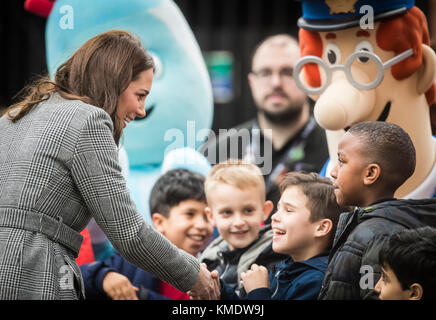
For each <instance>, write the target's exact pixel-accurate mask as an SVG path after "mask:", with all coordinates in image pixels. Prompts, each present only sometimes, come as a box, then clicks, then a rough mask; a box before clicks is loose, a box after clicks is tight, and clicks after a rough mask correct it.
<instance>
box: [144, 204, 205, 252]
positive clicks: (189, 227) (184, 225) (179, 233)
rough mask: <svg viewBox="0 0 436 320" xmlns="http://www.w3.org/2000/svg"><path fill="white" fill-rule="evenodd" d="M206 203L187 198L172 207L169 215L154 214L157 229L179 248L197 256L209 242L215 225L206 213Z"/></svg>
mask: <svg viewBox="0 0 436 320" xmlns="http://www.w3.org/2000/svg"><path fill="white" fill-rule="evenodd" d="M205 208H206V203H204V202H200V201H196V200H185V201H182V202H180V203H179V204H178V205H176V206H174V207H172V208H171V210H170V212H169V215H168V217H165V216H163V215H161V214H159V213H154V214H153V216H152V219H153V222H154V225H155V227H156V229H157V230H158V231H159V232H160V233H162V234H163V235H164V236H165V237H166V238H168V240H170V241H171V242H172V243H173V244H174V245H176V246H177V247H178V248H179V249H182V250H185V251H186V252H188V253H190V254H192V255H193V256H196V255H197V254H198V253H200V252H201V250H203V249H204V247H205V246H206V245H207V244H208V243H209V240H210V237H211V235H212V231H213V227H212V224H211V223H210V221H209V220H208V218H207V216H206V213H205Z"/></svg>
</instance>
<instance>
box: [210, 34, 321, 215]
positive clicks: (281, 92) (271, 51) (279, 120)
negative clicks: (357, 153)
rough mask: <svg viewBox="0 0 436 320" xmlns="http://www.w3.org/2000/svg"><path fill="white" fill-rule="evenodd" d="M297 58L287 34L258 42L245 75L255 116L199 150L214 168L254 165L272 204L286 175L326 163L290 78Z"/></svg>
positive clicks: (318, 138) (318, 132)
mask: <svg viewBox="0 0 436 320" xmlns="http://www.w3.org/2000/svg"><path fill="white" fill-rule="evenodd" d="M299 58H300V48H299V44H298V42H297V40H296V39H295V38H293V37H291V36H290V35H287V34H276V35H272V36H269V37H267V38H266V39H264V40H262V41H261V42H260V43H259V44H258V45H257V46H256V47H255V48H254V50H253V54H252V57H251V72H250V73H249V74H248V84H249V86H250V89H251V94H252V97H253V100H254V105H255V107H256V111H257V115H256V117H255V118H254V119H251V120H249V121H247V122H245V123H243V124H240V125H238V126H237V127H236V128H232V129H231V130H228V131H227V132H226V133H225V134H220V135H219V137H218V138H217V139H209V141H208V143H207V144H206V146H205V147H204V148H203V150H204V153H205V155H207V157H208V159H209V161H210V162H211V163H214V164H215V163H218V162H222V161H225V160H226V159H227V158H229V157H230V158H239V159H243V160H244V161H247V162H250V163H253V164H256V165H258V166H259V168H260V169H261V171H262V174H263V175H264V178H265V184H266V198H267V199H268V200H271V201H272V202H273V203H274V204H275V205H276V204H277V202H278V201H279V200H280V192H279V188H278V185H279V184H280V182H281V180H282V178H283V177H284V176H285V174H286V173H287V172H288V171H296V170H304V171H309V172H320V170H321V169H322V167H323V165H324V163H325V161H326V160H327V158H328V148H327V142H326V138H325V132H324V130H323V129H322V128H321V127H320V126H319V125H318V124H317V123H316V121H315V119H314V118H313V116H312V115H311V107H310V104H309V100H308V98H307V95H306V94H305V93H304V92H302V91H301V90H300V89H298V87H297V86H296V84H295V81H294V78H293V69H294V67H295V64H296V63H297V61H298V59H299ZM206 151H207V152H206ZM274 211H275V210H274ZM269 221H270V220H269V218H268V219H267V221H266V223H269Z"/></svg>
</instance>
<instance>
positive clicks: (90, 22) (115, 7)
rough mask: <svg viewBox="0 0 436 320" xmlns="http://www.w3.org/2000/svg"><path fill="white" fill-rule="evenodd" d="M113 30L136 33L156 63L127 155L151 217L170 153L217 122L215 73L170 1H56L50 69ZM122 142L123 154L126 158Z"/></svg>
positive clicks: (195, 142)
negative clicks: (156, 188)
mask: <svg viewBox="0 0 436 320" xmlns="http://www.w3.org/2000/svg"><path fill="white" fill-rule="evenodd" d="M113 29H121V30H126V31H129V32H131V33H132V34H134V35H135V36H137V37H138V38H139V39H140V40H141V42H142V44H143V46H144V47H145V48H146V49H147V51H148V52H149V53H150V54H151V55H152V56H153V58H154V61H155V64H156V70H155V77H154V81H153V87H152V90H151V94H150V96H149V97H148V98H147V101H146V106H145V108H146V113H147V115H146V117H145V118H143V119H140V120H135V121H133V122H131V123H130V124H129V125H128V126H127V128H126V129H125V130H124V138H123V139H122V140H121V144H122V147H123V148H124V149H125V152H126V153H127V159H128V164H127V163H126V161H127V160H124V161H121V162H122V163H121V164H122V167H123V172H124V174H125V175H126V176H127V186H128V188H129V190H130V192H131V196H132V199H133V200H134V202H135V204H136V206H137V209H138V211H139V212H141V213H142V214H143V216H144V218H145V219H147V220H148V221H151V220H150V218H149V216H150V215H149V206H148V201H149V193H150V191H151V188H152V187H153V185H154V182H155V181H156V180H157V178H158V177H159V176H160V174H161V167H162V162H163V160H164V156H165V155H166V154H167V153H168V152H170V151H171V150H174V149H179V148H183V147H190V148H192V149H196V148H198V147H199V146H200V145H201V144H202V143H203V142H204V140H205V139H206V136H207V133H208V132H209V129H210V127H211V124H212V117H213V97H212V88H211V84H210V78H209V75H208V72H207V68H206V65H205V63H204V60H203V57H202V55H201V51H200V48H199V46H198V44H197V42H196V40H195V37H194V35H193V33H192V31H191V29H190V28H189V25H188V23H187V22H186V20H185V18H184V17H183V14H182V13H181V11H180V9H179V8H178V7H177V6H176V4H175V3H174V2H173V1H171V0H128V1H126V0H110V1H107V0H92V1H87V0H57V1H56V2H55V5H54V7H53V10H52V11H51V13H50V16H49V18H48V21H47V29H46V50H47V65H48V69H49V72H50V74H54V72H55V71H56V68H57V67H58V66H59V65H60V64H61V63H63V62H64V61H65V60H66V59H68V58H69V56H70V55H71V54H72V53H73V52H74V51H75V50H77V49H78V48H79V47H80V46H81V45H82V44H83V43H85V42H86V41H87V40H88V39H90V38H91V37H93V36H95V35H97V34H99V33H102V32H105V31H108V30H113ZM123 148H121V150H120V159H123V158H124V159H125V158H126V157H125V155H124V154H123V153H124V150H123Z"/></svg>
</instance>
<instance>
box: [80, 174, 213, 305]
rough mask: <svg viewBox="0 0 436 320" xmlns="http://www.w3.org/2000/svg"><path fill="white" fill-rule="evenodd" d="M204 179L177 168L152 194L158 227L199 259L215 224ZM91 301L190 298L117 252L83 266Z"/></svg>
mask: <svg viewBox="0 0 436 320" xmlns="http://www.w3.org/2000/svg"><path fill="white" fill-rule="evenodd" d="M203 184H204V177H203V176H201V175H200V174H197V173H194V172H191V171H188V170H185V169H176V170H170V171H168V172H166V173H165V174H164V175H163V176H162V177H160V178H159V179H158V180H157V181H156V183H155V185H154V186H153V189H152V191H151V194H150V211H151V212H152V220H153V224H154V226H155V228H156V229H157V230H158V231H159V232H160V233H162V234H163V235H164V236H165V237H167V238H168V240H170V241H171V242H172V243H173V244H174V245H176V246H177V247H178V248H179V249H182V250H185V251H186V252H188V253H190V254H192V255H194V256H197V255H198V254H199V253H200V251H201V250H203V249H204V247H205V246H206V245H207V244H208V242H209V240H210V237H211V235H212V230H213V228H212V224H211V223H210V222H209V220H208V219H207V216H206V213H205V208H206V196H205V194H204V186H203ZM80 269H81V271H82V274H83V279H84V283H85V293H86V297H87V298H89V299H102V298H103V299H104V298H106V299H107V298H111V299H114V300H115V299H116V300H119V299H120V300H121V299H122V300H127V299H128V300H137V299H138V298H139V299H141V300H146V299H147V300H161V299H168V298H170V299H176V300H186V299H189V296H188V295H187V294H186V293H183V292H180V291H178V290H177V289H175V288H174V287H172V286H171V285H169V284H168V283H166V282H163V281H161V280H159V279H158V278H156V277H155V276H153V275H151V274H149V273H147V272H145V271H144V270H142V269H140V268H138V267H136V266H134V265H133V264H131V263H130V262H129V261H127V260H126V259H124V258H123V257H121V256H120V255H119V254H118V253H114V254H113V255H112V256H110V257H109V258H108V259H106V260H104V261H97V262H93V263H90V264H86V265H82V266H81V267H80Z"/></svg>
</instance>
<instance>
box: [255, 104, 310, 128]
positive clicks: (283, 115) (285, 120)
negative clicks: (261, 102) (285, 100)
mask: <svg viewBox="0 0 436 320" xmlns="http://www.w3.org/2000/svg"><path fill="white" fill-rule="evenodd" d="M303 105H304V104H301V105H296V104H293V105H288V107H287V108H286V109H285V110H283V111H280V112H270V111H267V110H264V109H263V108H259V107H257V111H258V112H260V113H262V114H263V115H264V116H265V118H266V119H267V120H268V121H269V122H271V123H272V124H275V125H277V126H280V127H284V126H288V125H289V124H291V123H292V122H294V121H296V120H298V119H299V118H300V115H301V113H302V112H303Z"/></svg>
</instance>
